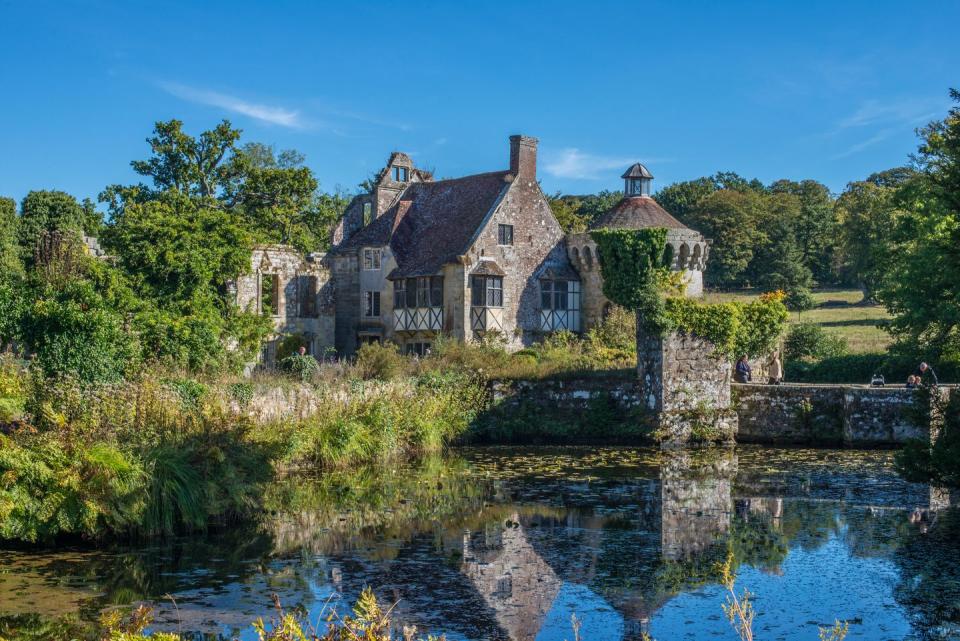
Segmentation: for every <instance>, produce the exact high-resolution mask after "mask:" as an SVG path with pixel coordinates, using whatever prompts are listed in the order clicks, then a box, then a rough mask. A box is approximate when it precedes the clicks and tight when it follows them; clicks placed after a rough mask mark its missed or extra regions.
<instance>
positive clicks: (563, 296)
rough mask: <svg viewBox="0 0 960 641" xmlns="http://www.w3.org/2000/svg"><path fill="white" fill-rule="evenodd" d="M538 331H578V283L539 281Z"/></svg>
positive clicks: (571, 281)
mask: <svg viewBox="0 0 960 641" xmlns="http://www.w3.org/2000/svg"><path fill="white" fill-rule="evenodd" d="M540 329H541V330H543V331H545V332H553V331H557V330H561V329H565V330H569V331H571V332H578V331H580V282H579V281H576V280H551V279H544V280H541V281H540Z"/></svg>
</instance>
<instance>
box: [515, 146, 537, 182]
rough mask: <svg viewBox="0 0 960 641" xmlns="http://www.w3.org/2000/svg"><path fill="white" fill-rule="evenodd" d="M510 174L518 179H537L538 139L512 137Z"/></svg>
mask: <svg viewBox="0 0 960 641" xmlns="http://www.w3.org/2000/svg"><path fill="white" fill-rule="evenodd" d="M510 173H511V174H513V175H514V176H515V177H516V178H524V179H527V180H536V179H537V139H536V138H534V137H532V136H510Z"/></svg>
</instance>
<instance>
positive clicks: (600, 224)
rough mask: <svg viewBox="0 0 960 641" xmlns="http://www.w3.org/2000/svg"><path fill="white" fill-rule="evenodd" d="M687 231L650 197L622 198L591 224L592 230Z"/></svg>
mask: <svg viewBox="0 0 960 641" xmlns="http://www.w3.org/2000/svg"><path fill="white" fill-rule="evenodd" d="M648 227H666V228H667V229H688V227H687V226H686V225H684V224H683V223H681V222H680V221H679V220H677V219H676V218H674V217H673V216H671V215H670V214H669V213H668V212H667V210H666V209H664V208H663V207H661V206H660V205H659V204H658V203H657V201H655V200H654V199H653V198H651V197H650V196H631V197H630V198H624V199H623V200H621V201H620V202H619V203H617V204H616V206H615V207H614V208H613V209H611V210H610V211H608V212H607V213H605V214H604V215H603V216H601V217H600V218H599V219H598V220H597V222H596V223H594V224H593V228H594V229H646V228H648Z"/></svg>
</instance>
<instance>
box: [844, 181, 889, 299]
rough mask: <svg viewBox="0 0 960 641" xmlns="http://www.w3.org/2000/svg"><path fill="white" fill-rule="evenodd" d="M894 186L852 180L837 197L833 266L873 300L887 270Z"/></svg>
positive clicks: (864, 295)
mask: <svg viewBox="0 0 960 641" xmlns="http://www.w3.org/2000/svg"><path fill="white" fill-rule="evenodd" d="M896 194H897V189H896V188H895V187H892V186H889V185H887V184H884V183H880V184H878V183H877V182H874V181H871V180H869V179H868V180H864V181H857V182H852V183H850V184H848V185H847V188H846V189H845V190H844V191H843V193H842V194H840V197H839V198H837V202H836V205H835V207H834V210H835V216H836V219H837V243H836V251H835V253H834V269H835V271H836V272H837V273H838V274H839V276H840V278H841V279H843V281H845V282H847V283H850V284H854V285H856V286H857V287H859V288H860V289H861V290H863V297H864V299H865V300H868V301H869V300H873V299H874V296H875V293H876V290H877V286H878V285H879V283H880V280H881V278H882V277H883V274H884V272H885V271H886V269H887V264H886V260H885V259H884V254H885V249H886V247H887V243H888V242H889V239H890V233H891V230H892V228H893V223H894V219H895V215H896Z"/></svg>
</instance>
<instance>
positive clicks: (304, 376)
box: [279, 354, 320, 382]
mask: <svg viewBox="0 0 960 641" xmlns="http://www.w3.org/2000/svg"><path fill="white" fill-rule="evenodd" d="M279 367H280V371H281V372H284V373H285V374H289V375H290V376H292V377H294V378H296V379H298V380H300V381H303V382H306V381H309V380H310V379H312V378H313V377H314V375H315V374H316V373H317V372H319V371H320V363H318V362H317V359H315V358H314V357H313V356H310V355H309V354H293V355H292V356H287V357H286V358H285V359H283V360H282V361H280V363H279Z"/></svg>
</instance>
